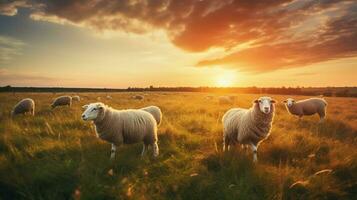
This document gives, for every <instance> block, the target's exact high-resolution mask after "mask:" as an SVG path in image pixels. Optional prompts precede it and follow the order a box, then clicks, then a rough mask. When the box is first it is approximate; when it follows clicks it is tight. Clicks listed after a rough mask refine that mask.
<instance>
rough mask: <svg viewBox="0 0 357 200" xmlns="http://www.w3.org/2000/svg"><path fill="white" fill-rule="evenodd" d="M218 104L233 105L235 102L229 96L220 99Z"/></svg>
mask: <svg viewBox="0 0 357 200" xmlns="http://www.w3.org/2000/svg"><path fill="white" fill-rule="evenodd" d="M218 103H219V104H231V103H233V101H232V99H231V98H229V97H228V96H220V97H218Z"/></svg>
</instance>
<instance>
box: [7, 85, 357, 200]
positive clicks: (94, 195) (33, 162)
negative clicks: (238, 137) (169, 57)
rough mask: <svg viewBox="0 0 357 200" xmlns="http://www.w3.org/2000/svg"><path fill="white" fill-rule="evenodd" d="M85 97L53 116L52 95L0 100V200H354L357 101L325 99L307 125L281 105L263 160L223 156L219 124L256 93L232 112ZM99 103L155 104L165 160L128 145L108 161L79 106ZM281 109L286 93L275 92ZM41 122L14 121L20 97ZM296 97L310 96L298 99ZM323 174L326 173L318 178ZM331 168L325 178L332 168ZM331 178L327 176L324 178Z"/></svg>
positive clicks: (175, 99)
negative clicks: (30, 102) (322, 114)
mask: <svg viewBox="0 0 357 200" xmlns="http://www.w3.org/2000/svg"><path fill="white" fill-rule="evenodd" d="M133 94H134V93H110V94H109V95H110V96H112V97H113V99H106V98H105V97H106V95H107V94H105V93H83V94H79V95H80V96H81V97H82V98H83V100H82V101H81V102H74V104H73V106H72V107H71V108H68V107H63V108H57V109H55V110H51V109H50V106H49V105H50V103H51V101H52V99H53V98H55V97H56V96H59V95H62V94H52V93H16V94H12V93H2V94H0V103H1V104H0V105H1V107H0V198H3V199H22V198H25V199H68V198H75V199H79V198H82V199H106V198H115V199H353V198H354V197H356V195H357V194H356V191H357V173H356V172H357V150H356V136H357V134H356V133H357V113H356V110H357V109H356V108H357V106H356V104H357V99H354V98H326V100H327V101H328V103H329V105H328V112H327V119H326V121H325V122H324V123H322V124H317V122H318V116H312V117H305V118H303V120H302V121H298V119H297V118H295V117H293V116H291V115H289V114H288V113H287V111H286V110H285V107H284V106H283V105H282V104H277V109H276V116H275V120H274V123H273V129H272V133H271V136H270V137H269V138H268V139H267V140H266V141H265V142H263V143H262V144H261V146H260V147H259V150H258V157H259V163H258V164H253V163H252V162H251V160H252V155H251V153H250V152H249V153H245V152H243V151H241V150H240V149H239V148H236V149H234V150H233V151H231V152H227V153H222V152H221V149H222V145H221V143H222V125H221V117H222V115H223V114H224V112H225V111H227V110H228V109H229V108H231V107H250V106H251V102H252V101H253V100H254V99H255V98H257V97H258V96H260V95H249V94H242V95H238V99H237V101H236V103H235V104H234V105H218V103H217V100H216V99H213V100H205V98H204V97H205V96H206V95H216V96H218V95H217V94H204V93H160V92H156V93H148V95H146V96H145V99H144V100H143V101H139V100H133V99H131V96H132V95H133ZM97 96H101V97H102V98H101V101H102V102H104V103H106V104H108V105H110V106H112V107H114V108H117V109H124V108H140V107H144V106H148V105H157V106H159V107H160V108H161V109H162V111H163V115H164V118H163V122H162V125H161V126H160V127H159V147H160V153H161V154H160V156H159V157H158V158H157V159H154V158H152V156H151V154H150V153H148V154H147V155H146V157H145V158H143V159H141V158H140V150H141V144H136V145H130V146H129V145H128V146H122V147H120V148H119V150H118V153H117V158H116V159H115V160H114V161H113V162H111V161H110V160H109V153H110V144H108V143H105V142H103V141H100V140H99V139H98V138H96V136H95V134H94V129H93V127H92V126H91V125H90V123H88V122H84V121H82V120H81V119H80V116H81V113H82V108H81V106H82V105H84V104H86V103H90V102H96V101H97V100H96V98H97ZM270 96H272V97H274V98H275V99H277V100H278V101H279V102H281V101H282V100H284V99H285V98H286V96H276V95H270ZM25 97H30V98H33V99H34V100H35V102H36V115H35V117H31V116H17V117H15V118H10V116H9V113H10V111H11V109H12V107H13V105H15V104H16V102H17V101H19V100H20V99H22V98H25ZM293 97H294V98H296V99H302V98H308V97H303V96H293ZM322 170H325V171H322ZM326 170H327V171H326ZM329 170H331V171H329ZM325 172H329V173H325Z"/></svg>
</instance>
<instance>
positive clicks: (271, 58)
mask: <svg viewBox="0 0 357 200" xmlns="http://www.w3.org/2000/svg"><path fill="white" fill-rule="evenodd" d="M14 2H16V1H5V3H0V13H2V10H11V11H7V13H16V12H14V10H15V11H16V8H17V7H21V5H24V4H26V5H31V6H32V12H33V15H34V16H36V19H42V20H46V19H48V18H52V19H53V17H55V19H58V20H67V21H69V22H71V23H75V24H81V25H85V26H89V27H92V28H95V29H99V30H117V31H125V32H133V33H138V34H140V33H145V32H148V31H151V30H153V29H162V30H165V31H166V32H167V34H168V36H169V38H170V40H171V41H172V43H174V44H175V45H176V46H178V47H179V48H182V49H184V50H187V51H192V52H201V51H205V50H208V49H209V48H214V47H216V48H223V49H225V50H226V51H227V54H228V55H226V56H224V57H221V58H215V59H211V58H209V59H205V60H202V61H200V62H199V63H198V64H197V66H212V65H219V66H225V67H231V68H239V69H242V70H246V71H255V72H264V71H271V70H276V69H280V68H288V67H297V66H304V65H307V64H311V63H316V62H322V61H327V60H331V59H338V58H344V57H352V56H356V49H357V45H356V41H357V40H356V32H357V28H356V24H357V23H356V19H357V14H356V13H357V9H356V7H357V6H356V4H357V3H356V1H353V0H319V1H312V0H300V1H297V0H295V1H293V0H264V1H263V0H220V1H217V0H196V1H195V0H121V1H104V0H76V1H73V0H47V1H46V0H28V1H26V3H22V4H15V3H14ZM5 7H6V8H11V9H1V8H5ZM242 44H249V46H248V47H246V48H244V49H239V48H238V49H239V50H236V51H235V52H234V51H233V49H237V48H236V47H238V46H239V45H242ZM232 51H233V52H232Z"/></svg>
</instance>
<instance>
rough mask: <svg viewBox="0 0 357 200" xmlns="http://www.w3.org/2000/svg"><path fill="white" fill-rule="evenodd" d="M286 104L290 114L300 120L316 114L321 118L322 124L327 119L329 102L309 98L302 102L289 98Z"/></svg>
mask: <svg viewBox="0 0 357 200" xmlns="http://www.w3.org/2000/svg"><path fill="white" fill-rule="evenodd" d="M284 103H285V106H286V109H287V110H288V112H289V113H290V114H292V115H297V116H299V119H301V118H302V116H304V115H314V114H316V113H317V114H318V115H319V116H320V122H322V121H323V120H324V119H325V116H326V106H327V102H326V101H325V100H324V99H322V98H309V99H305V100H300V101H295V100H294V99H292V98H288V99H287V100H286V101H284Z"/></svg>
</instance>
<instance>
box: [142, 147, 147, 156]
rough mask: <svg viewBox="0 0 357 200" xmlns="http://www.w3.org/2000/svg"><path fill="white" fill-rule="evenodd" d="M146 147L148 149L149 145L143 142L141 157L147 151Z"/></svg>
mask: <svg viewBox="0 0 357 200" xmlns="http://www.w3.org/2000/svg"><path fill="white" fill-rule="evenodd" d="M146 149H147V145H146V144H143V150H142V152H141V157H144V155H145V153H146Z"/></svg>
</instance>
